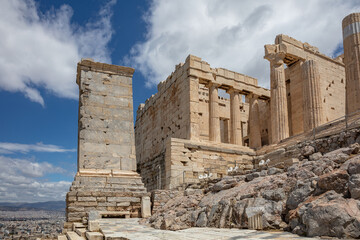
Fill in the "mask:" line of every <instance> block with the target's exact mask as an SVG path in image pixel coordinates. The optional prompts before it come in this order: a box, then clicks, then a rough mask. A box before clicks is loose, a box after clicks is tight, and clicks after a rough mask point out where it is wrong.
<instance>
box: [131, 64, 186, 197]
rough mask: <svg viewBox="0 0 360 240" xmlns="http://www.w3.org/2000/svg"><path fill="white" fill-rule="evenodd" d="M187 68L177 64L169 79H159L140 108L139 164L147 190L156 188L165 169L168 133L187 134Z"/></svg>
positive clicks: (137, 130)
mask: <svg viewBox="0 0 360 240" xmlns="http://www.w3.org/2000/svg"><path fill="white" fill-rule="evenodd" d="M185 70H186V69H184V67H183V66H181V65H178V66H177V68H176V71H175V72H174V73H173V74H171V76H169V77H168V79H167V80H166V81H164V82H161V83H159V85H158V92H157V93H156V94H155V95H153V96H152V97H151V98H149V99H148V100H147V101H146V102H145V105H140V106H139V108H138V111H137V116H136V124H135V134H136V137H135V139H136V157H137V165H138V169H139V170H140V171H141V176H142V178H143V181H144V184H145V185H146V187H147V188H148V190H152V189H156V188H157V185H158V182H159V176H158V174H159V172H161V171H162V172H164V171H165V168H164V167H165V165H164V161H163V157H162V156H163V155H164V152H165V145H164V144H165V140H166V139H167V138H168V137H177V138H185V139H186V138H188V131H189V130H188V128H189V116H190V110H189V94H190V93H189V92H190V89H189V79H188V78H187V71H185ZM159 167H160V168H161V170H159Z"/></svg>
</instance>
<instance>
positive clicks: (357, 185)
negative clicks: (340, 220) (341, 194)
mask: <svg viewBox="0 0 360 240" xmlns="http://www.w3.org/2000/svg"><path fill="white" fill-rule="evenodd" d="M349 191H350V195H351V197H352V198H355V199H360V174H354V175H352V176H351V177H350V180H349Z"/></svg>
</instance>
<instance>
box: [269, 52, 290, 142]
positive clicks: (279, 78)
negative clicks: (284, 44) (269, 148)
mask: <svg viewBox="0 0 360 240" xmlns="http://www.w3.org/2000/svg"><path fill="white" fill-rule="evenodd" d="M284 57H285V55H284V54H282V53H276V54H273V55H272V56H268V60H269V61H270V82H271V83H270V85H271V87H270V88H271V89H270V95H271V99H270V111H271V134H272V136H271V139H272V143H278V142H279V141H280V140H282V139H285V138H287V137H289V120H288V109H287V98H286V85H285V69H284V60H283V59H284Z"/></svg>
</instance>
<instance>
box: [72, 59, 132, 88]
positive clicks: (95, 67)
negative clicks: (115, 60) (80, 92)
mask: <svg viewBox="0 0 360 240" xmlns="http://www.w3.org/2000/svg"><path fill="white" fill-rule="evenodd" d="M81 70H88V71H94V72H103V73H109V74H116V75H124V76H127V77H132V76H133V74H134V72H135V69H134V68H130V67H123V66H118V65H113V64H107V63H100V62H94V61H93V60H92V59H89V58H85V59H81V61H80V62H79V63H78V66H77V76H76V83H77V84H79V80H80V79H79V78H80V71H81Z"/></svg>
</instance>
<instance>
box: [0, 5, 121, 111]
mask: <svg viewBox="0 0 360 240" xmlns="http://www.w3.org/2000/svg"><path fill="white" fill-rule="evenodd" d="M114 3H115V0H112V1H110V2H108V4H106V5H105V6H104V8H102V9H101V10H100V11H99V17H98V19H96V20H94V21H91V22H88V23H87V24H86V25H85V26H77V25H74V24H72V23H71V17H72V14H73V11H72V9H71V7H69V6H68V5H63V6H62V7H61V8H60V9H53V10H52V11H49V12H47V13H45V14H42V13H39V11H38V9H37V7H36V4H35V2H34V0H5V1H1V8H0V35H1V38H0V72H1V74H0V89H3V90H6V91H11V92H22V93H23V94H24V95H25V96H26V97H27V98H29V99H30V100H31V101H34V102H37V103H40V104H41V105H44V99H43V97H42V96H41V94H40V91H39V89H45V90H46V91H48V92H50V93H52V94H55V95H57V96H59V97H65V98H71V99H77V95H78V89H77V86H76V84H75V77H76V64H77V62H78V61H79V60H80V59H81V58H82V57H91V58H94V59H95V60H96V61H103V62H107V63H110V62H111V59H110V53H109V50H108V48H107V44H108V43H109V41H110V39H111V35H112V33H113V30H112V27H111V22H110V18H111V15H112V12H111V10H110V8H111V6H112V5H113V4H114Z"/></svg>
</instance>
